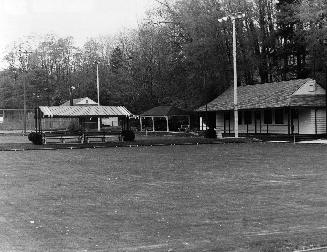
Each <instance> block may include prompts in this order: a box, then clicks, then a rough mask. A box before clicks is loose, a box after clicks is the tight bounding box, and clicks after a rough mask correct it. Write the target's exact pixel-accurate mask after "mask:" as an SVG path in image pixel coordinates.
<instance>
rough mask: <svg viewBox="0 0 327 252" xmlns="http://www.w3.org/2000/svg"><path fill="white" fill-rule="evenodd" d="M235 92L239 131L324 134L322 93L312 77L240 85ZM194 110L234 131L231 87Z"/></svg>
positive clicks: (225, 130)
mask: <svg viewBox="0 0 327 252" xmlns="http://www.w3.org/2000/svg"><path fill="white" fill-rule="evenodd" d="M237 95H238V116H239V133H240V134H292V133H295V134H300V135H320V134H326V92H325V89H323V88H322V87H321V86H320V85H318V84H317V83H316V81H315V80H313V79H297V80H290V81H283V82H274V83H265V84H257V85H251V86H250V85H248V86H240V87H238V90H237ZM197 111H198V112H200V113H203V114H205V113H209V115H210V116H209V119H212V120H211V122H208V123H209V124H210V125H211V127H214V128H216V129H217V130H219V131H220V132H223V133H225V134H227V135H228V134H234V112H233V111H234V102H233V88H229V89H228V90H227V91H225V92H224V93H223V94H221V95H220V96H218V97H217V98H216V99H214V100H213V101H211V102H209V103H208V104H206V105H204V106H202V107H200V108H199V109H198V110H197Z"/></svg>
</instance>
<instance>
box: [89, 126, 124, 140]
mask: <svg viewBox="0 0 327 252" xmlns="http://www.w3.org/2000/svg"><path fill="white" fill-rule="evenodd" d="M121 132H122V131H121V129H112V130H102V131H85V132H84V134H83V139H84V142H86V143H90V142H91V139H100V140H101V142H106V139H107V138H112V137H113V136H118V141H122V137H121Z"/></svg>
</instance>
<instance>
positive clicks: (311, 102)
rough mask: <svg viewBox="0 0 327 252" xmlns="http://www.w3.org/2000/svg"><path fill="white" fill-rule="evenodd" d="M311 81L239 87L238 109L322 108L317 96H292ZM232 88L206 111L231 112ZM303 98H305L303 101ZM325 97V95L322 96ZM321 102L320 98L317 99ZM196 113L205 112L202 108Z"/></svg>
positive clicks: (208, 105) (232, 104)
mask: <svg viewBox="0 0 327 252" xmlns="http://www.w3.org/2000/svg"><path fill="white" fill-rule="evenodd" d="M308 81H312V79H297V80H291V81H282V82H273V83H265V84H257V85H248V86H240V87H238V88H237V95H238V109H262V108H278V107H287V106H315V105H317V106H318V105H319V106H324V103H322V102H319V101H315V98H314V97H318V96H317V95H296V96H295V95H293V93H294V92H295V91H297V90H298V89H299V88H300V87H301V86H302V85H303V84H305V83H307V82H308ZM233 96H234V95H233V87H231V88H229V89H228V90H226V91H225V92H224V93H223V94H221V95H220V96H218V97H217V98H216V99H214V100H213V101H211V102H209V103H208V104H207V110H208V111H219V110H233V109H234V100H233ZM303 97H306V98H305V99H303ZM323 97H325V95H323ZM319 100H320V101H322V99H321V97H320V98H319ZM197 111H206V106H205V105H204V106H202V107H200V108H199V109H197Z"/></svg>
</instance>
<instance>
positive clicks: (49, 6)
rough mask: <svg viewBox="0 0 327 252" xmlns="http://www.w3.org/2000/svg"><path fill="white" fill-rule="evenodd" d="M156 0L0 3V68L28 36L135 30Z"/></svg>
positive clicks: (77, 37) (83, 38)
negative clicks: (11, 48) (12, 46)
mask: <svg viewBox="0 0 327 252" xmlns="http://www.w3.org/2000/svg"><path fill="white" fill-rule="evenodd" d="M154 5H155V0H0V57H1V58H0V68H3V64H4V62H3V61H2V58H3V55H4V51H5V49H6V47H8V46H10V44H12V43H13V41H17V40H19V39H21V38H23V37H24V36H28V35H41V36H42V35H45V34H49V33H53V34H56V35H58V36H73V37H74V39H75V41H76V43H77V44H79V45H81V44H83V43H84V42H85V41H86V39H87V38H90V37H98V36H106V35H114V34H117V33H118V32H119V31H122V30H124V29H130V28H135V27H137V24H138V23H140V22H141V20H142V19H143V18H144V17H145V13H146V10H148V9H150V8H151V7H153V6H154Z"/></svg>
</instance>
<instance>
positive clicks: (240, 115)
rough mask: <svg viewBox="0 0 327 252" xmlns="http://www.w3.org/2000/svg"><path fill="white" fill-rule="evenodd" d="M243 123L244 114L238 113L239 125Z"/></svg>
mask: <svg viewBox="0 0 327 252" xmlns="http://www.w3.org/2000/svg"><path fill="white" fill-rule="evenodd" d="M242 122H243V113H242V111H238V124H242Z"/></svg>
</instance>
